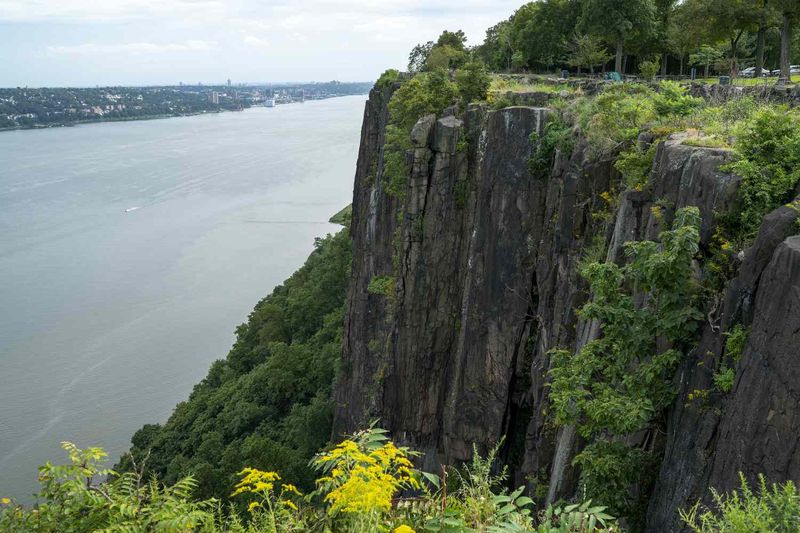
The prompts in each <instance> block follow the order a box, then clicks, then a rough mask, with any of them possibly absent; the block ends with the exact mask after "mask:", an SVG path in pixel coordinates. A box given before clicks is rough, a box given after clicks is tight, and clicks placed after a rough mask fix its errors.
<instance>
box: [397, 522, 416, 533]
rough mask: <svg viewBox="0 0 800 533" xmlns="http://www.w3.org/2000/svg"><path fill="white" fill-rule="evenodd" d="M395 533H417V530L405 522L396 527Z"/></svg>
mask: <svg viewBox="0 0 800 533" xmlns="http://www.w3.org/2000/svg"><path fill="white" fill-rule="evenodd" d="M394 533H415V532H414V530H413V529H411V528H410V527H408V526H407V525H405V524H403V525H402V526H397V527H396V528H394Z"/></svg>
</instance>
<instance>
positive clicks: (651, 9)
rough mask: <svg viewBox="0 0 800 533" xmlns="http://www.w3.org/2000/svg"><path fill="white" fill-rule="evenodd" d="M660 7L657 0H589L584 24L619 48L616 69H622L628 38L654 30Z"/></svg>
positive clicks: (582, 23) (584, 27)
mask: <svg viewBox="0 0 800 533" xmlns="http://www.w3.org/2000/svg"><path fill="white" fill-rule="evenodd" d="M655 23H656V9H655V5H654V4H653V0H586V1H585V2H584V4H583V11H582V13H581V18H580V27H581V28H582V29H583V30H584V31H586V32H588V33H590V34H592V35H597V36H599V37H601V38H603V39H605V40H606V42H608V43H609V44H610V45H612V46H614V48H615V50H616V55H615V61H614V69H615V70H616V71H617V72H622V58H623V55H624V52H625V42H626V40H629V39H631V38H632V37H633V36H634V35H638V36H643V35H647V34H649V33H650V32H652V31H653V29H654V27H655Z"/></svg>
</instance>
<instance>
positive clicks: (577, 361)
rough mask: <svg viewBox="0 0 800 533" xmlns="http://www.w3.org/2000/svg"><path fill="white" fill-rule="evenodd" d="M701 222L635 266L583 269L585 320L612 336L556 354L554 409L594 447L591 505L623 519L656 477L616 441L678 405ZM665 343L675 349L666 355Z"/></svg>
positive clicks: (639, 252) (695, 317)
mask: <svg viewBox="0 0 800 533" xmlns="http://www.w3.org/2000/svg"><path fill="white" fill-rule="evenodd" d="M699 223H700V213H699V210H698V209H697V208H696V207H690V208H683V209H680V210H678V211H677V213H676V215H675V222H674V224H673V227H672V229H671V230H670V231H665V232H663V233H662V234H661V236H660V240H661V243H660V244H659V243H656V242H652V241H640V242H629V243H627V244H626V246H625V252H626V255H627V256H628V262H627V263H626V264H625V265H622V266H620V265H617V264H614V263H600V262H594V263H588V264H585V265H583V267H582V269H581V274H582V275H583V276H584V277H585V278H586V279H587V280H588V281H589V283H590V286H591V293H592V299H591V301H589V303H587V304H586V305H584V307H583V308H582V309H581V310H580V311H579V315H580V317H581V318H582V319H584V320H587V321H589V320H595V321H597V322H599V324H600V326H601V330H602V336H601V337H600V338H597V339H594V340H592V341H590V342H588V343H587V344H586V345H584V346H583V347H582V348H581V349H580V350H578V352H577V353H575V354H574V355H573V354H572V353H571V352H568V351H565V350H554V351H552V352H551V357H552V367H551V370H550V377H551V378H552V381H551V390H550V401H551V402H552V405H553V408H554V412H555V418H556V423H557V424H559V425H566V424H571V425H575V426H576V428H577V431H578V433H579V434H580V435H581V436H582V437H583V438H585V439H587V440H588V441H589V442H590V446H589V447H587V449H586V451H585V453H584V454H582V455H581V456H579V457H578V458H576V464H580V465H581V467H582V470H581V476H582V483H583V485H584V487H585V488H586V489H587V492H586V494H587V496H588V497H589V498H592V499H593V500H595V501H598V502H601V503H603V504H604V505H609V507H610V508H611V509H612V512H615V513H616V512H621V513H625V514H630V513H632V512H633V506H634V504H635V502H630V501H628V492H627V490H626V488H627V485H628V484H629V483H631V482H632V480H631V479H630V476H632V475H636V476H642V475H645V474H646V473H647V470H646V469H645V468H644V466H645V463H646V457H645V456H642V454H641V453H639V452H638V451H636V450H634V449H631V448H629V447H628V446H627V445H625V444H623V443H622V442H617V441H610V440H609V437H610V436H614V435H617V436H624V435H629V434H631V433H634V432H636V431H639V430H641V429H643V428H645V427H647V425H648V424H649V423H650V422H651V420H653V419H654V418H655V417H657V416H658V415H659V414H660V413H661V412H662V411H663V410H664V409H665V408H666V407H667V406H668V405H670V403H671V402H672V401H673V399H674V397H675V385H674V383H673V380H672V377H673V376H672V374H673V372H674V370H675V367H676V365H677V364H678V362H679V361H680V358H681V357H682V356H683V352H682V349H683V348H684V347H685V346H686V345H687V344H688V342H689V340H690V339H691V338H692V336H693V334H694V332H695V331H696V330H697V324H698V321H699V320H700V319H701V318H702V313H700V311H699V309H698V306H697V303H696V297H695V296H696V295H695V292H696V291H695V284H694V282H693V279H692V260H693V258H694V255H695V254H696V253H697V251H698V242H699V238H700V237H699ZM641 293H645V294H647V296H648V298H647V299H646V304H645V305H643V306H642V305H639V304H637V298H636V296H637V294H641ZM657 339H661V340H663V341H665V343H666V344H667V345H669V346H670V348H668V349H666V350H663V351H660V349H659V348H660V347H661V346H662V344H660V343H659V342H657ZM623 458H624V460H623ZM626 465H627V466H626Z"/></svg>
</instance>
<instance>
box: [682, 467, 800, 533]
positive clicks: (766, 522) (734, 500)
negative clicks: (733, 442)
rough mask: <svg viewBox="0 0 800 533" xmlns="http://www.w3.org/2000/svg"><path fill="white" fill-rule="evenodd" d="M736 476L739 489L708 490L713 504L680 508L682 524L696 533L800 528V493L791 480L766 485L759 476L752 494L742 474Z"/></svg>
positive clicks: (784, 532)
mask: <svg viewBox="0 0 800 533" xmlns="http://www.w3.org/2000/svg"><path fill="white" fill-rule="evenodd" d="M739 478H740V489H739V490H738V491H733V492H732V493H730V494H720V493H719V492H717V491H716V490H714V489H711V494H712V497H713V500H714V504H713V507H711V508H709V507H705V506H702V505H700V503H699V502H698V503H697V504H695V505H694V507H692V508H691V509H689V510H687V511H684V510H681V511H680V514H681V518H682V519H683V521H684V523H685V524H686V525H687V526H688V527H689V528H690V529H691V530H692V531H695V532H696V533H745V532H748V533H749V532H750V531H764V532H771V533H795V532H797V531H798V530H800V494H798V492H797V487H796V486H795V484H794V483H793V482H791V481H787V482H786V483H784V484H773V485H771V486H767V482H766V480H765V479H764V476H763V475H762V476H759V477H758V493H754V492H753V491H752V490H751V489H750V486H749V485H748V483H747V481H746V480H745V478H744V476H743V475H742V474H741V473H740V474H739Z"/></svg>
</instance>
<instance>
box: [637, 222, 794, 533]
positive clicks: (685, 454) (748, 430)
mask: <svg viewBox="0 0 800 533" xmlns="http://www.w3.org/2000/svg"><path fill="white" fill-rule="evenodd" d="M799 217H800V214H798V211H797V210H796V209H794V208H791V207H781V208H779V209H777V210H775V211H774V212H772V213H771V214H769V215H768V216H767V217H765V219H764V222H763V223H762V225H761V229H760V231H759V233H758V236H757V237H756V240H755V242H754V244H753V245H752V246H751V247H750V248H749V249H748V250H746V252H745V254H744V260H743V262H742V264H741V266H740V268H739V271H738V275H737V276H736V277H735V278H734V279H733V280H732V281H731V282H730V283H729V284H728V286H727V288H726V291H725V293H724V295H723V298H721V301H720V306H719V308H718V309H716V310H714V312H712V313H711V314H709V321H708V323H706V324H705V327H704V328H703V332H702V335H701V338H700V342H699V343H698V346H697V348H696V349H695V350H694V351H693V352H692V353H691V354H689V357H688V358H687V360H686V361H685V362H684V364H683V366H682V368H681V370H680V371H679V373H678V377H677V379H678V382H679V385H680V392H679V395H678V399H677V401H676V402H675V407H674V408H673V410H672V412H671V414H670V420H669V424H668V431H667V441H666V446H665V456H664V461H663V463H662V465H661V473H660V476H659V479H658V483H657V484H656V487H655V491H654V493H653V497H652V498H651V500H650V502H651V503H650V508H649V512H648V524H649V530H651V531H659V530H667V531H677V530H680V529H681V524H680V521H679V520H678V516H677V514H676V509H677V508H680V507H685V506H687V505H688V504H690V503H691V502H694V501H697V500H699V499H706V500H707V499H708V496H709V489H710V488H712V487H713V488H715V489H717V490H720V491H726V490H731V489H734V488H737V487H738V486H739V472H742V473H743V474H744V475H745V477H746V478H748V479H749V480H750V481H751V482H752V481H754V480H756V478H757V477H758V475H759V474H764V475H765V476H766V477H767V479H769V480H771V481H773V482H775V481H782V480H786V479H793V480H795V481H796V480H798V479H800V470H798V460H800V455H798V450H797V435H798V426H797V423H798V419H797V417H798V414H800V411H799V410H800V396H798V395H797V383H799V382H798V381H796V380H797V377H798V376H797V374H798V372H800V366H798V365H797V359H796V355H797V342H798V340H800V324H798V323H797V320H798V316H797V313H796V311H797V306H798V305H800V271H798V263H797V259H798V254H797V245H798V239H800V238H798V237H790V236H791V235H793V234H797V233H800V228H798V226H797V223H796V220H797V219H798V218H799ZM736 324H740V325H742V326H744V327H748V328H749V331H750V333H749V336H748V341H747V344H746V346H745V349H744V350H743V352H742V355H741V360H740V362H739V364H738V366H737V367H736V376H737V379H736V382H735V383H734V388H733V390H732V391H731V392H730V393H729V394H723V393H721V392H720V391H718V390H716V389H715V387H714V383H713V374H714V372H716V371H717V370H718V369H719V366H720V362H721V361H723V359H724V357H725V356H726V354H725V333H726V332H729V331H731V330H732V328H733V326H734V325H736ZM706 395H708V396H706Z"/></svg>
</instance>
